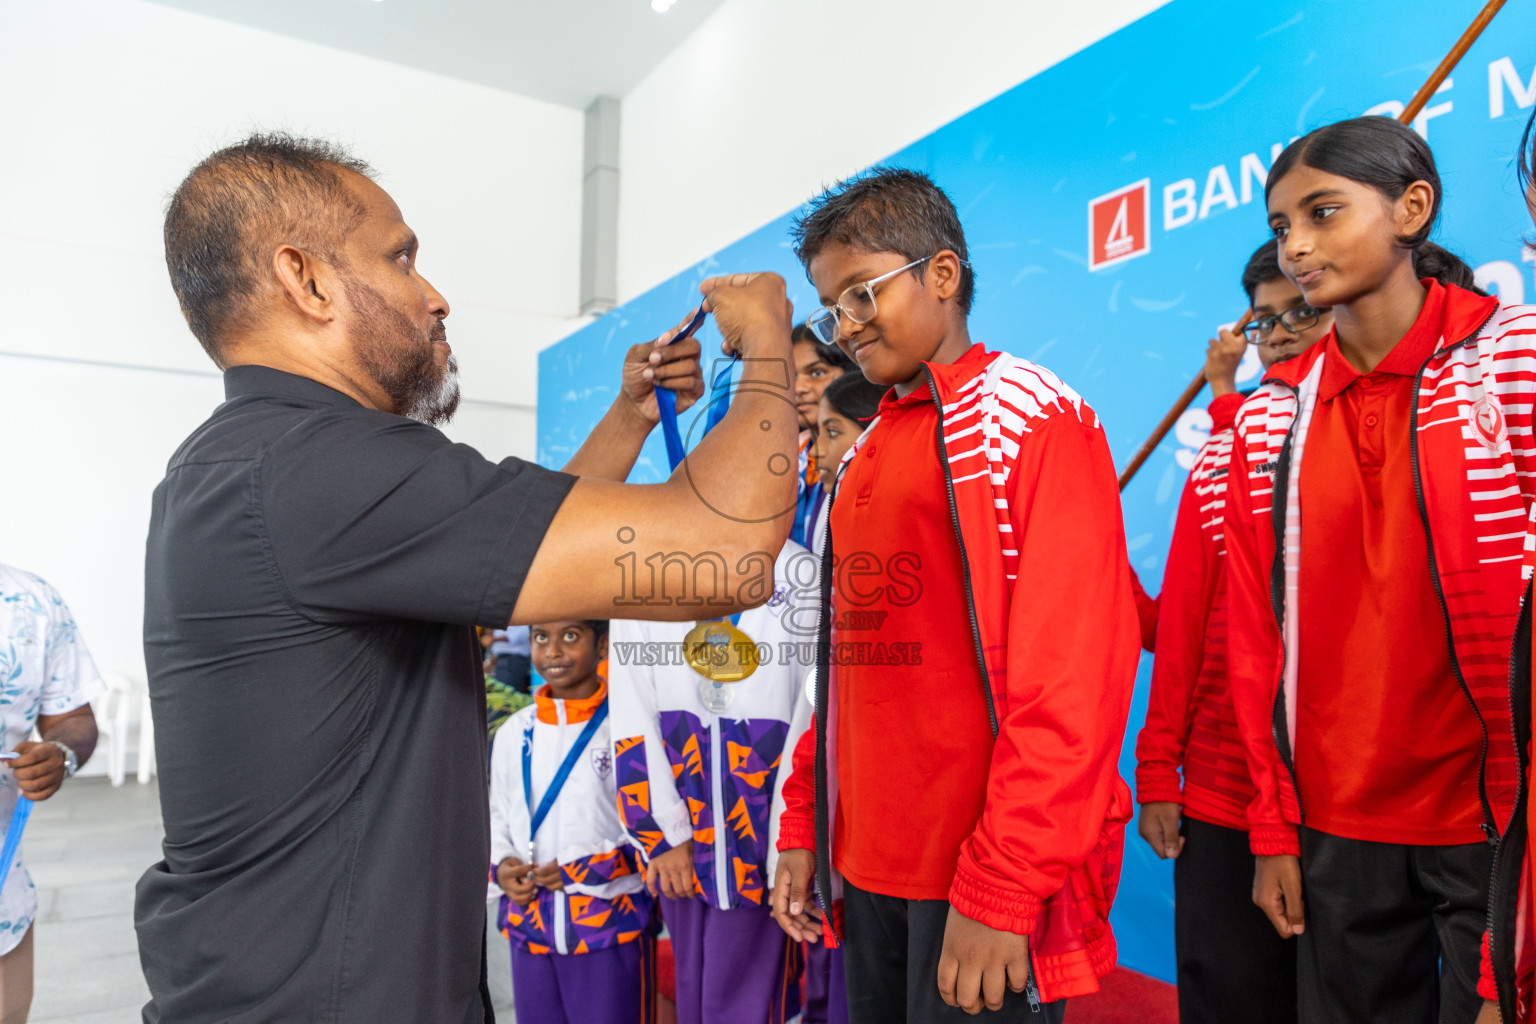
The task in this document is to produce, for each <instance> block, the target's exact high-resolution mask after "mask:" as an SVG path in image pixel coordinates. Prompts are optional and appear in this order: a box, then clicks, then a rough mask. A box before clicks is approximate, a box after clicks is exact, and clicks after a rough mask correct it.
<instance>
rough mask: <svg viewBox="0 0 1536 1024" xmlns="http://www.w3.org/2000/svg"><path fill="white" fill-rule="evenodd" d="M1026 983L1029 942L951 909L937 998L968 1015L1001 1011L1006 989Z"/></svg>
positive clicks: (945, 932)
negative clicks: (983, 1008)
mask: <svg viewBox="0 0 1536 1024" xmlns="http://www.w3.org/2000/svg"><path fill="white" fill-rule="evenodd" d="M1028 983H1029V939H1027V938H1026V937H1024V936H1023V935H1015V934H1013V932H1000V931H998V930H997V929H996V928H989V927H987V926H986V925H984V924H982V923H981V922H980V921H972V920H971V919H970V918H968V917H966V916H965V915H964V914H962V913H960V911H958V910H956V909H955V908H954V907H950V908H949V920H948V921H947V922H945V925H944V948H943V950H942V951H941V952H940V953H939V997H940V998H941V999H943V1000H944V1002H946V1003H948V1004H949V1005H950V1006H958V1007H960V1009H962V1010H964V1011H965V1012H966V1013H969V1014H977V1013H980V1012H981V1010H982V1007H986V1008H987V1009H988V1010H1001V1009H1002V1008H1003V994H1004V990H1005V989H1012V990H1013V991H1015V992H1023V991H1024V988H1025V986H1026V985H1027V984H1028Z"/></svg>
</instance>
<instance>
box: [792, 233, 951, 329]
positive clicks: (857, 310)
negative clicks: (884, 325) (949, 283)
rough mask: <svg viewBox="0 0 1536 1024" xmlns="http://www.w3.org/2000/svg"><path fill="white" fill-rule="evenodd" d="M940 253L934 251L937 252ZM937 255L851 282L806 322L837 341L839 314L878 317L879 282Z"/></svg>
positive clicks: (867, 318) (857, 320) (865, 318)
mask: <svg viewBox="0 0 1536 1024" xmlns="http://www.w3.org/2000/svg"><path fill="white" fill-rule="evenodd" d="M937 255H938V253H934V256H937ZM931 259H933V256H924V257H923V258H922V259H920V260H913V261H912V262H911V263H908V264H907V265H906V266H904V267H897V268H896V269H895V270H893V271H891V272H890V273H888V274H881V275H880V276H879V277H876V278H871V279H870V280H868V281H865V282H864V283H863V284H855V285H849V286H848V287H847V288H845V289H843V294H841V295H839V296H838V297H837V301H836V302H834V303H833V304H832V305H830V306H822V307H821V308H820V309H818V310H817V311H816V312H814V313H812V314H811V315H810V316H808V317H806V320H805V326H806V327H808V328H810V331H811V333H812V334H814V335H816V337H817V338H819V339H820V340H821V341H822V343H823V344H827V345H835V344H837V322H838V321H837V318H838V316H839V314H841V315H842V316H846V317H847V318H848V319H849V320H851V321H852V322H854V323H856V324H867V323H869V322H870V321H871V320H873V319H874V318H875V315H876V314H877V313H878V312H879V308H878V307H877V306H876V305H875V285H877V284H883V283H884V282H886V281H889V280H890V279H891V278H893V277H895V276H896V275H897V274H900V273H901V272H902V271H904V270H911V269H912V268H913V267H915V266H917V265H918V264H919V263H927V262H928V261H929V260H931ZM960 265H961V266H962V267H969V266H970V263H968V262H966V261H965V260H961V261H960Z"/></svg>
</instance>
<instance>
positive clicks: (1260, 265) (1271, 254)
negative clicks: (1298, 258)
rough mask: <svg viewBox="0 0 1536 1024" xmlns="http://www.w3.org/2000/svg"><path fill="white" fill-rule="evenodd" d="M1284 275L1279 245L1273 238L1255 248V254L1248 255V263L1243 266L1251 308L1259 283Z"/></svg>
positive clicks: (1245, 289)
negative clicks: (1281, 269)
mask: <svg viewBox="0 0 1536 1024" xmlns="http://www.w3.org/2000/svg"><path fill="white" fill-rule="evenodd" d="M1284 276H1285V275H1284V274H1282V273H1281V272H1280V253H1279V251H1278V247H1277V246H1276V243H1275V240H1274V239H1273V238H1271V239H1269V240H1268V241H1267V242H1265V243H1264V244H1263V245H1261V246H1259V247H1258V248H1257V249H1255V250H1253V255H1252V256H1249V257H1248V265H1247V266H1246V267H1244V268H1243V291H1245V292H1247V293H1248V306H1249V308H1252V306H1253V303H1254V294H1255V293H1256V292H1257V291H1258V290H1259V285H1261V284H1263V283H1264V282H1265V281H1273V280H1274V279H1275V278H1277V277H1284Z"/></svg>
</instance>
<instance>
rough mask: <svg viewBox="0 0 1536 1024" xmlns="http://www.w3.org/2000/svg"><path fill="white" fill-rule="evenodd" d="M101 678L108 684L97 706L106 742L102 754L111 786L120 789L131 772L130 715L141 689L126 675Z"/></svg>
mask: <svg viewBox="0 0 1536 1024" xmlns="http://www.w3.org/2000/svg"><path fill="white" fill-rule="evenodd" d="M101 678H102V681H103V682H105V683H106V684H107V692H106V694H105V696H103V697H102V698H101V700H99V701H97V702H96V730H97V732H99V733H100V734H101V737H102V739H103V740H105V741H106V750H104V751H103V753H104V754H106V757H107V778H109V779H111V780H112V785H114V786H121V785H122V784H123V776H124V775H125V774H126V773H127V768H128V715H129V713H130V712H131V711H132V710H133V698H134V697H135V696H136V694H135V692H134V691H135V690H137V689H138V687H137V686H136V685H134V680H133V678H132V677H131V676H129V675H127V674H125V673H123V672H113V671H106V672H103V673H102V674H101ZM142 756H143V755H142V754H141V755H140V757H141V759H142Z"/></svg>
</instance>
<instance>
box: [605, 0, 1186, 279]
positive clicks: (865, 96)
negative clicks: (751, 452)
mask: <svg viewBox="0 0 1536 1024" xmlns="http://www.w3.org/2000/svg"><path fill="white" fill-rule="evenodd" d="M1164 2H1166V0H1076V2H1074V3H1048V2H1045V0H964V2H961V3H934V2H933V0H881V2H880V3H870V2H868V0H726V3H725V4H724V5H722V6H721V8H720V9H719V10H718V11H716V12H715V13H714V14H713V15H711V16H710V18H709V19H708V20H707V21H705V22H704V24H703V25H702V26H700V27H699V29H698V30H697V31H695V32H694V34H693V35H691V36H690V37H689V38H688V39H687V40H686V41H685V42H684V43H683V44H682V45H681V46H680V47H678V49H677V50H675V51H674V52H673V53H672V54H671V55H670V56H669V57H668V58H667V59H666V60H665V61H664V62H663V63H662V64H661V65H660V66H659V67H657V68H656V69H655V70H654V71H652V72H651V73H650V75H648V76H647V77H646V78H645V79H644V80H643V81H642V82H641V83H640V84H639V85H637V86H636V87H635V88H634V89H633V90H632V91H631V92H630V93H629V94H628V95H627V96H625V97H624V108H623V127H622V150H621V160H620V167H621V170H620V199H619V297H620V300H621V301H624V300H628V299H631V298H633V297H634V296H636V295H638V294H639V293H641V292H643V291H645V290H646V289H648V288H650V287H652V286H654V285H656V284H658V283H659V282H661V281H664V280H666V279H667V278H669V277H671V276H672V275H674V274H676V273H678V272H679V271H681V270H683V269H685V268H687V267H688V266H690V265H692V264H693V263H694V262H696V261H698V260H700V259H702V258H703V257H705V256H707V255H708V254H709V253H712V252H714V251H716V250H717V249H720V248H721V247H723V246H725V245H727V244H729V243H730V242H733V241H735V240H736V239H738V238H740V237H741V236H743V235H745V234H747V233H749V232H751V231H754V230H756V229H757V228H760V227H762V226H763V225H764V224H766V223H767V222H768V221H770V220H773V219H774V218H775V217H778V216H781V215H782V214H783V213H784V212H785V211H786V210H790V209H793V208H794V207H796V206H798V205H800V204H801V203H802V202H804V201H805V200H806V199H808V198H810V197H811V196H812V195H814V194H816V193H817V192H818V191H820V189H821V188H822V187H823V186H824V185H828V184H831V183H832V182H833V181H835V180H837V179H838V178H841V177H845V176H847V175H848V174H850V173H853V172H855V171H857V170H859V169H861V168H863V167H866V166H868V165H869V164H872V163H875V162H877V161H879V160H881V159H883V158H885V157H887V156H889V155H890V154H891V153H893V152H895V151H896V150H898V149H900V148H902V147H903V146H905V145H907V144H908V143H910V142H913V141H915V140H917V139H920V138H922V137H923V136H924V135H927V134H928V133H930V132H932V131H933V130H934V129H936V128H938V127H940V126H941V125H944V124H947V123H948V122H950V121H952V120H954V119H955V118H956V117H959V116H960V115H961V114H964V113H965V112H966V111H968V110H971V109H972V108H974V107H977V106H979V105H981V104H982V103H984V102H986V101H987V100H989V99H991V98H992V97H994V96H996V95H998V94H999V93H1002V92H1004V91H1006V90H1008V89H1010V88H1012V87H1013V86H1015V85H1017V84H1018V83H1020V82H1022V81H1024V80H1025V79H1026V78H1029V77H1030V76H1031V75H1034V74H1036V73H1037V72H1040V71H1043V70H1044V69H1046V68H1047V67H1050V66H1051V65H1052V64H1055V63H1057V62H1059V61H1061V60H1063V59H1065V58H1066V57H1068V56H1070V55H1071V54H1073V53H1075V52H1077V51H1078V50H1080V49H1082V48H1083V47H1085V46H1087V45H1089V44H1090V43H1093V42H1095V41H1096V40H1098V39H1101V38H1103V37H1104V36H1106V35H1109V34H1110V33H1111V32H1114V31H1115V30H1116V29H1119V28H1121V27H1123V26H1125V25H1127V24H1129V23H1130V22H1132V21H1134V20H1135V19H1137V18H1139V17H1141V16H1142V15H1144V14H1147V13H1149V12H1150V11H1152V10H1155V9H1156V8H1158V7H1160V6H1162V4H1163V3H1164ZM729 269H732V270H750V269H753V268H750V267H733V268H729Z"/></svg>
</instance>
